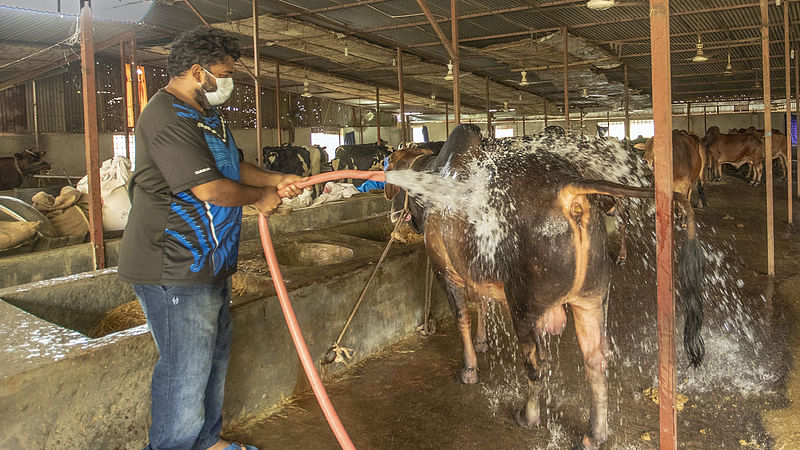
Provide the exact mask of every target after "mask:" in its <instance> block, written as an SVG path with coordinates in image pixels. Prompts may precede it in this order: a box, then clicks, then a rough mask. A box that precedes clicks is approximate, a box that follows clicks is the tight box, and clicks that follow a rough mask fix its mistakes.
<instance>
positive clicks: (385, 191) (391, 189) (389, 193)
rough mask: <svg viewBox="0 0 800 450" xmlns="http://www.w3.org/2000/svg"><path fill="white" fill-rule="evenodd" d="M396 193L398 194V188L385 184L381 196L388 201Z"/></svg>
mask: <svg viewBox="0 0 800 450" xmlns="http://www.w3.org/2000/svg"><path fill="white" fill-rule="evenodd" d="M398 192H400V188H399V187H397V186H395V185H393V184H389V183H386V185H384V186H383V194H384V195H385V196H386V198H387V199H389V200H391V199H393V198H394V196H395V195H397V193H398Z"/></svg>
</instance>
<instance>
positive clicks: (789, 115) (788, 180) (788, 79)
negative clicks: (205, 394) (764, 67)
mask: <svg viewBox="0 0 800 450" xmlns="http://www.w3.org/2000/svg"><path fill="white" fill-rule="evenodd" d="M783 57H784V61H786V62H785V63H784V65H783V66H784V67H785V68H786V70H785V72H784V80H785V83H784V84H785V85H786V156H787V158H786V172H787V173H786V201H787V217H788V221H789V228H791V227H792V225H793V224H792V222H793V218H792V215H793V214H792V61H791V60H790V59H789V4H788V3H784V4H783ZM769 164H770V165H771V164H772V163H769Z"/></svg>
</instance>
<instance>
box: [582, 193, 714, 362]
mask: <svg viewBox="0 0 800 450" xmlns="http://www.w3.org/2000/svg"><path fill="white" fill-rule="evenodd" d="M570 187H571V189H572V193H573V194H577V195H591V194H599V195H610V196H614V197H641V198H653V197H655V190H654V189H653V188H652V187H649V188H643V187H634V186H626V185H622V184H617V183H611V182H607V181H584V182H580V183H572V184H571V186H570ZM675 201H677V202H680V203H681V204H682V206H683V209H684V214H685V215H686V234H687V240H686V243H685V244H684V245H683V247H682V248H681V249H680V253H679V257H678V286H679V288H678V292H679V294H680V295H679V297H680V301H681V303H682V304H683V307H684V309H685V311H686V322H685V324H684V328H683V349H684V351H685V352H686V355H687V356H688V358H689V363H690V365H691V366H692V367H698V366H699V365H700V363H701V362H702V361H703V356H705V344H704V343H703V338H702V337H701V336H700V330H701V328H702V327H703V302H702V298H703V297H702V286H703V278H704V276H705V262H706V261H705V254H704V253H703V248H702V246H701V245H700V241H699V240H698V239H697V224H696V222H695V218H694V211H693V209H692V205H691V204H689V201H688V199H687V198H685V197H684V196H682V195H680V194H677V193H676V194H675Z"/></svg>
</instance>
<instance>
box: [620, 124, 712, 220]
mask: <svg viewBox="0 0 800 450" xmlns="http://www.w3.org/2000/svg"><path fill="white" fill-rule="evenodd" d="M634 148H637V149H639V150H644V156H643V158H644V160H645V161H647V164H648V165H649V166H650V167H653V138H650V139H648V140H647V141H646V142H645V143H644V144H636V145H634ZM705 168H706V148H705V146H704V145H703V144H702V142H700V138H699V137H697V135H695V134H693V133H688V132H686V131H683V130H672V189H673V190H674V191H675V192H677V193H679V194H681V195H682V196H684V197H686V198H687V199H691V197H692V186H694V185H695V183H697V195H698V197H700V201H699V202H698V204H699V206H700V207H701V208H702V207H705V206H707V205H708V202H706V195H705V192H704V191H703V182H704V177H703V173H704V172H705Z"/></svg>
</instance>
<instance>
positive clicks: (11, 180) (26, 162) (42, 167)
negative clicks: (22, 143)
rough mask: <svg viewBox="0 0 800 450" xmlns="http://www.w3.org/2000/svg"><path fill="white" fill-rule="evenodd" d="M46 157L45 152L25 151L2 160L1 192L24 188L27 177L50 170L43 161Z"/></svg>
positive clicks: (0, 172)
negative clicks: (23, 183) (23, 184)
mask: <svg viewBox="0 0 800 450" xmlns="http://www.w3.org/2000/svg"><path fill="white" fill-rule="evenodd" d="M44 155H45V152H44V151H38V152H35V151H33V150H23V151H21V152H19V153H16V154H14V156H7V157H3V158H0V191H2V190H6V189H14V188H17V187H20V186H22V181H23V179H24V177H25V176H28V175H36V174H40V173H42V172H45V171H47V170H50V164H48V163H47V161H45V160H43V159H42V157H43V156H44Z"/></svg>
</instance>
